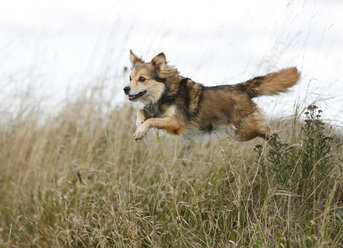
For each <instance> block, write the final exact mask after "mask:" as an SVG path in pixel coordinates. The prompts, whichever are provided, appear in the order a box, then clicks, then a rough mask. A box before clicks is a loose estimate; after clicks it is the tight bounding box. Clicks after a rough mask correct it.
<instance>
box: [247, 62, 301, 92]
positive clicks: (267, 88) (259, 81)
mask: <svg viewBox="0 0 343 248" xmlns="http://www.w3.org/2000/svg"><path fill="white" fill-rule="evenodd" d="M299 78H300V73H299V72H298V70H297V68H296V67H291V68H287V69H283V70H280V71H278V72H273V73H269V74H267V75H265V76H261V77H255V78H253V79H250V80H248V81H246V82H244V83H242V84H241V85H242V88H243V90H244V91H245V92H247V93H248V95H249V96H250V97H251V98H253V97H257V96H263V95H269V96H270V95H276V94H279V93H282V92H286V91H287V89H288V88H289V87H292V86H293V85H295V84H296V83H297V81H298V80H299Z"/></svg>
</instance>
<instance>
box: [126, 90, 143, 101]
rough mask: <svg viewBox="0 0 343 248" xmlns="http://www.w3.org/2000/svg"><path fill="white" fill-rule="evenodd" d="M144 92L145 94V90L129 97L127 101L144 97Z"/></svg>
mask: <svg viewBox="0 0 343 248" xmlns="http://www.w3.org/2000/svg"><path fill="white" fill-rule="evenodd" d="M146 92H147V91H146V90H143V91H141V92H139V93H138V94H137V95H129V100H130V101H134V100H137V99H138V98H140V97H141V96H144V95H145V93H146Z"/></svg>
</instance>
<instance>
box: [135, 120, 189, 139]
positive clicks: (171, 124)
mask: <svg viewBox="0 0 343 248" xmlns="http://www.w3.org/2000/svg"><path fill="white" fill-rule="evenodd" d="M184 126H185V125H184V124H183V123H182V122H180V121H179V120H178V119H176V118H174V117H164V118H150V119H147V120H146V121H144V122H143V123H142V124H140V125H139V126H138V127H137V129H136V132H135V135H134V137H135V140H140V139H141V138H143V137H144V136H145V135H146V133H147V132H148V131H149V129H150V128H158V129H164V130H165V131H167V132H168V133H171V134H181V133H182V132H183V131H184V130H185V127H184Z"/></svg>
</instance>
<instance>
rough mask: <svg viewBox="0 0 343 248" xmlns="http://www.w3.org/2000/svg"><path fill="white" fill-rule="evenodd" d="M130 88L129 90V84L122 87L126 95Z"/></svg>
mask: <svg viewBox="0 0 343 248" xmlns="http://www.w3.org/2000/svg"><path fill="white" fill-rule="evenodd" d="M130 90H131V88H130V87H129V86H126V87H125V88H124V92H125V94H126V95H128V94H129V92H130Z"/></svg>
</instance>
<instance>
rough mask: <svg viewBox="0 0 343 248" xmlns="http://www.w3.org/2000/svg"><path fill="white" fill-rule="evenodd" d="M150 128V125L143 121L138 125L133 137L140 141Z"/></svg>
mask: <svg viewBox="0 0 343 248" xmlns="http://www.w3.org/2000/svg"><path fill="white" fill-rule="evenodd" d="M148 130H149V127H148V126H147V125H146V123H145V122H143V123H142V124H140V125H139V126H138V127H137V129H136V132H135V134H134V136H133V137H134V138H135V140H136V141H139V140H141V139H142V138H143V137H144V136H145V135H146V133H147V132H148Z"/></svg>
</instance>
